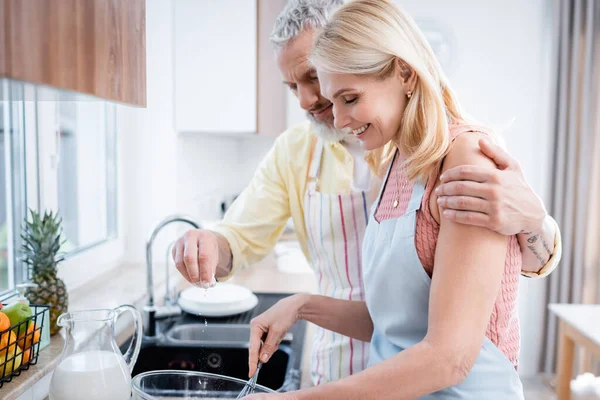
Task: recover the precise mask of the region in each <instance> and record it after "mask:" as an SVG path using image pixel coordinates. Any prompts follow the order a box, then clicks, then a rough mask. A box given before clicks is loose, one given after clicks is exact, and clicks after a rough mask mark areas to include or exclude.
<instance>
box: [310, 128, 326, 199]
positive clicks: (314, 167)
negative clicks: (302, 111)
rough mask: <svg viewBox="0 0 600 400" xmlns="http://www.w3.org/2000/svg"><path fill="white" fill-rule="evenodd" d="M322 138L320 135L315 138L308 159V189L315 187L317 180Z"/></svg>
mask: <svg viewBox="0 0 600 400" xmlns="http://www.w3.org/2000/svg"><path fill="white" fill-rule="evenodd" d="M323 147H324V143H323V139H321V138H320V137H317V138H316V141H315V149H314V151H313V156H312V159H311V160H310V167H309V168H308V177H307V178H308V188H309V189H310V190H316V189H317V183H318V181H319V174H320V172H321V158H322V155H323Z"/></svg>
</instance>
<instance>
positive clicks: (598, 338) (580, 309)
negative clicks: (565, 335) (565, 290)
mask: <svg viewBox="0 0 600 400" xmlns="http://www.w3.org/2000/svg"><path fill="white" fill-rule="evenodd" d="M548 308H549V309H550V311H551V312H552V313H553V314H555V315H556V316H557V317H558V318H559V319H561V320H563V321H565V322H566V323H568V324H569V325H571V326H572V327H573V328H575V329H577V330H578V331H579V332H581V334H583V335H585V336H586V337H587V338H588V339H590V340H592V341H594V342H595V343H598V344H600V304H550V305H548Z"/></svg>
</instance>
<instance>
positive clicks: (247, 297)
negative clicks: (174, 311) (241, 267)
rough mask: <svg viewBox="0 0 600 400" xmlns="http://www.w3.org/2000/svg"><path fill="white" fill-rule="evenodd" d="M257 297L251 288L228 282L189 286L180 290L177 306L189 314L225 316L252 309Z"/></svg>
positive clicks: (256, 302)
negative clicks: (209, 285)
mask: <svg viewBox="0 0 600 400" xmlns="http://www.w3.org/2000/svg"><path fill="white" fill-rule="evenodd" d="M257 304H258V298H257V297H256V296H255V295H254V293H252V291H251V290H249V289H248V288H245V287H243V286H239V285H234V284H230V283H217V285H216V286H215V287H213V288H210V289H202V288H197V287H190V288H187V289H185V290H183V291H182V292H181V295H180V296H179V306H180V307H181V309H182V310H183V311H185V312H187V313H189V314H194V315H200V316H204V317H225V316H229V315H235V314H240V313H243V312H246V311H248V310H251V309H253V308H254V307H256V305H257Z"/></svg>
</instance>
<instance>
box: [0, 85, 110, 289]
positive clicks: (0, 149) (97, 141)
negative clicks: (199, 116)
mask: <svg viewBox="0 0 600 400" xmlns="http://www.w3.org/2000/svg"><path fill="white" fill-rule="evenodd" d="M116 150H117V141H116V106H115V105H113V104H110V103H108V102H106V101H102V100H99V99H97V98H92V97H90V96H84V95H79V94H72V93H66V92H62V91H58V90H56V89H49V88H45V87H39V86H35V85H31V84H26V83H21V82H15V81H11V80H7V79H2V80H0V294H1V293H2V292H6V291H7V290H10V289H12V288H14V286H15V284H17V283H20V282H23V281H25V280H26V277H27V271H26V269H25V268H24V266H23V264H22V263H20V262H19V249H20V247H21V239H20V231H21V227H22V224H23V220H24V218H25V216H26V214H27V210H28V207H29V208H32V209H39V210H42V211H43V210H46V209H47V210H55V211H58V213H59V214H60V215H61V217H62V219H63V231H64V237H65V239H66V243H65V245H64V246H63V248H62V251H63V252H65V253H66V255H67V257H69V256H70V255H74V254H77V253H82V252H83V251H85V250H87V249H90V248H91V247H94V246H96V245H99V244H101V243H104V242H106V241H108V240H109V239H112V238H114V237H116V236H117V191H116V187H117V170H116Z"/></svg>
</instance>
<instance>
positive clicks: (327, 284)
mask: <svg viewBox="0 0 600 400" xmlns="http://www.w3.org/2000/svg"><path fill="white" fill-rule="evenodd" d="M323 146H324V141H323V140H322V139H321V138H317V139H316V142H315V146H314V150H313V156H312V158H311V160H310V167H309V170H308V187H307V190H306V194H305V199H304V200H305V201H304V204H305V207H304V221H305V224H306V231H307V235H308V244H309V252H310V261H311V264H312V267H313V269H314V271H315V273H316V274H317V279H318V286H319V294H321V295H324V296H329V297H333V298H337V299H343V300H357V301H364V300H365V298H364V289H363V281H362V268H361V249H362V241H363V237H364V233H365V229H366V225H367V221H368V216H369V214H368V210H369V208H370V207H369V204H367V202H368V193H367V192H363V191H354V192H350V193H349V194H339V195H338V194H324V193H319V192H318V191H317V186H318V180H319V173H320V169H321V156H322V154H323ZM368 351H369V345H368V344H366V343H364V342H361V341H359V340H355V339H350V338H348V337H346V336H342V335H340V334H338V333H334V332H331V331H328V330H325V329H322V328H320V327H317V332H316V334H315V336H314V339H313V344H312V359H311V377H312V381H313V384H315V385H319V384H322V383H326V382H331V381H334V380H337V379H341V378H344V377H347V376H349V375H351V374H354V373H357V372H360V371H362V370H363V369H364V368H365V367H366V364H367V359H368Z"/></svg>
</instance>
